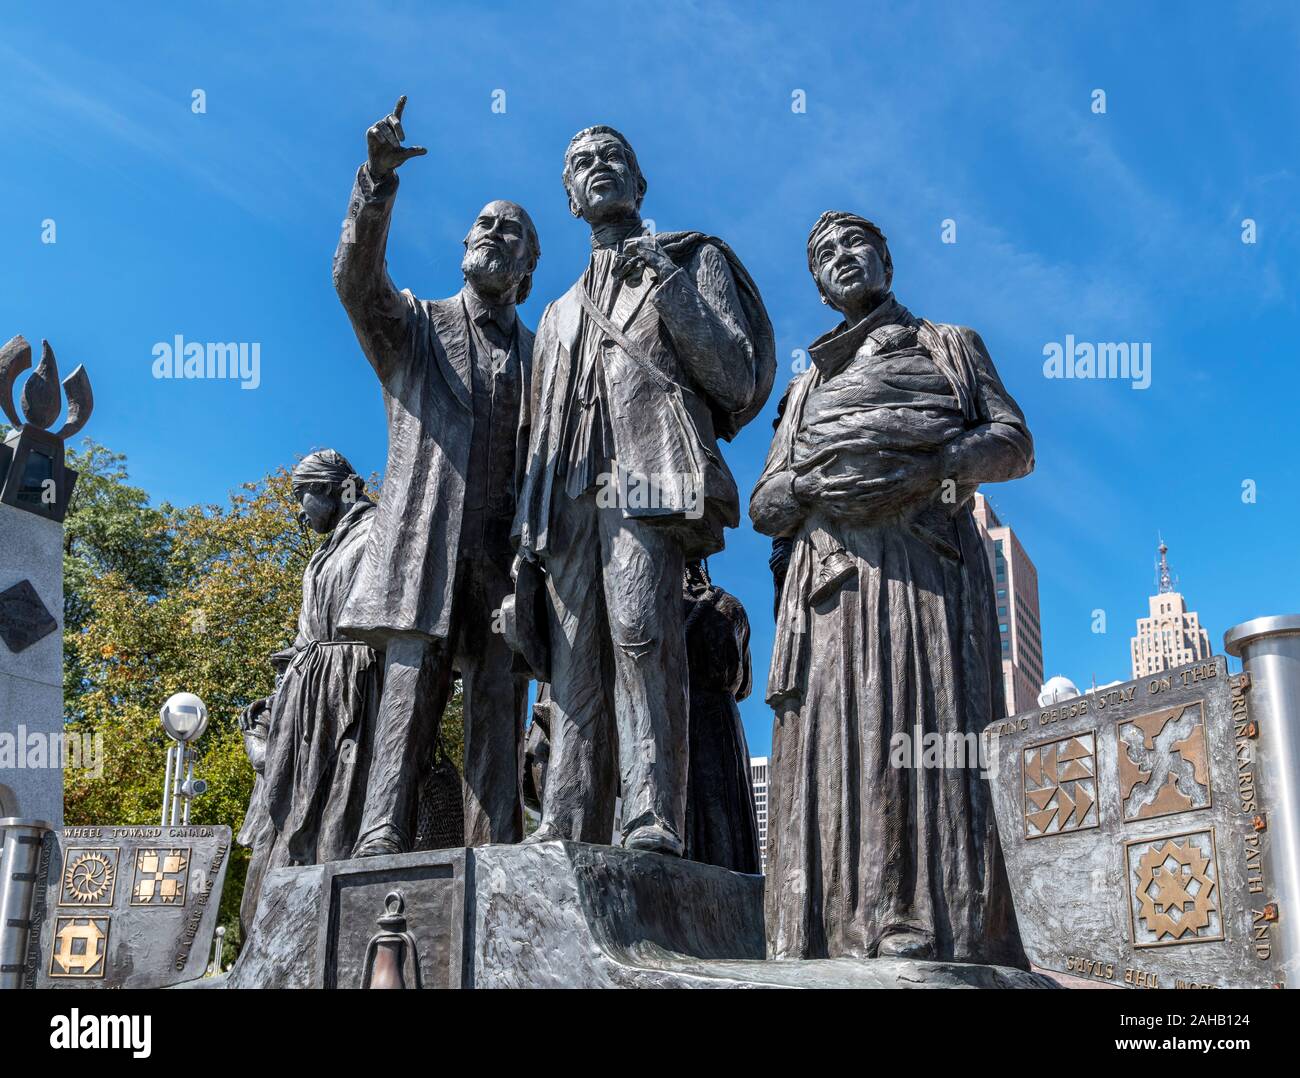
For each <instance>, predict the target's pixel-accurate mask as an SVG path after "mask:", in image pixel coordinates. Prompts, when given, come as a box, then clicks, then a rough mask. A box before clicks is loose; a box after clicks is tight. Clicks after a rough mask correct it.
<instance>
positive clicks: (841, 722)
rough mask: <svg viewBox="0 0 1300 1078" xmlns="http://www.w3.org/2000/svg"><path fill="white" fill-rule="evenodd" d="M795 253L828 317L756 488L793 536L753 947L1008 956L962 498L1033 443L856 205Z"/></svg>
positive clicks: (986, 700) (1012, 956)
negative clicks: (835, 316) (897, 294)
mask: <svg viewBox="0 0 1300 1078" xmlns="http://www.w3.org/2000/svg"><path fill="white" fill-rule="evenodd" d="M808 267H809V270H810V271H811V272H812V275H813V278H814V280H815V281H816V284H817V288H818V290H819V291H820V293H821V295H822V299H823V301H824V302H825V303H827V304H829V305H830V306H831V307H833V308H834V309H835V310H836V311H838V312H839V313H840V314H842V315H843V316H844V320H843V321H842V322H841V323H840V324H839V325H838V326H837V327H836V328H835V329H833V330H831V331H830V332H829V333H827V334H825V335H824V336H822V337H820V338H819V339H818V340H817V341H816V342H815V343H814V344H813V345H812V346H811V348H810V356H811V359H812V366H811V367H810V369H809V370H807V371H806V372H803V373H801V374H799V375H797V376H796V377H795V378H794V379H793V380H792V382H791V384H790V387H789V389H788V391H787V394H786V399H785V401H784V402H783V405H782V413H781V419H780V423H779V425H778V427H777V430H776V434H775V437H774V440H773V444H772V448H771V451H770V453H769V455H768V459H767V464H766V467H765V469H764V471H763V474H762V476H761V477H760V479H759V481H758V485H757V486H756V488H755V490H754V493H753V497H752V500H751V503H750V516H751V517H752V519H753V521H754V526H755V527H756V528H757V529H758V530H759V531H760V532H763V533H764V534H767V535H771V536H774V537H780V538H785V539H789V540H790V541H791V554H790V560H789V566H788V569H787V572H786V576H785V581H784V585H783V588H782V592H781V595H780V596H779V600H778V621H777V629H776V644H775V648H774V651H773V656H772V665H771V672H770V676H769V681H768V688H767V699H768V702H769V703H770V704H772V706H773V707H774V709H775V711H776V716H775V723H774V728H773V735H772V763H771V784H772V785H771V790H770V805H771V808H770V813H769V835H768V870H767V921H768V942H769V950H770V953H771V954H772V956H773V957H776V958H819V957H836V956H853V957H860V958H874V957H878V956H897V957H913V958H935V959H944V960H950V961H959V962H985V963H994V964H999V965H1016V966H1023V965H1025V956H1024V952H1023V950H1022V949H1021V947H1020V942H1019V935H1018V932H1017V929H1016V920H1015V913H1014V910H1013V909H1012V905H1011V896H1010V891H1009V889H1008V886H1007V882H1006V872H1005V867H1004V865H1003V862H1002V855H1001V851H1000V849H999V846H998V841H997V831H996V827H995V824H994V818H993V810H992V804H991V802H990V796H989V790H988V786H987V781H986V779H985V778H984V777H983V775H982V772H981V766H980V760H979V755H978V752H977V738H978V735H979V733H980V732H981V731H982V730H983V728H984V727H985V726H986V725H987V724H988V723H990V722H991V721H992V720H994V719H995V718H1002V717H1004V715H1005V714H1006V707H1005V703H1004V700H1003V689H1002V668H1001V647H1000V642H999V637H998V626H997V621H996V618H995V602H994V593H993V583H992V579H991V574H990V569H989V559H988V556H987V554H986V552H985V549H984V546H983V543H982V542H981V539H980V535H979V532H978V530H977V528H976V525H975V521H974V519H973V517H972V515H971V510H970V500H971V497H972V495H973V494H974V492H975V490H976V488H977V487H978V486H979V484H980V483H990V482H1001V481H1005V480H1009V479H1015V478H1018V477H1020V476H1023V475H1026V474H1028V473H1029V472H1030V471H1031V470H1032V469H1033V441H1032V439H1031V436H1030V434H1029V430H1028V428H1027V427H1026V425H1025V419H1024V416H1023V414H1022V413H1021V411H1020V409H1019V407H1017V405H1016V403H1015V401H1014V400H1012V398H1011V396H1010V395H1009V394H1008V393H1007V391H1006V389H1005V388H1004V387H1003V385H1002V382H1001V380H1000V379H999V378H998V374H997V371H996V370H995V369H994V366H993V361H992V360H991V359H990V358H989V354H988V352H987V351H986V349H985V347H984V343H983V342H982V341H981V340H980V338H979V335H978V334H976V333H975V332H974V331H972V330H970V329H966V328H964V327H957V326H950V325H943V324H936V323H932V322H929V321H926V320H925V319H921V318H917V317H916V316H914V315H913V314H911V312H909V311H908V310H907V309H906V308H905V307H903V306H902V305H901V304H900V303H899V302H898V301H897V300H896V299H895V298H894V295H893V293H892V291H891V290H890V289H891V282H892V276H893V264H892V261H891V259H890V254H889V248H888V245H887V244H886V242H885V237H884V235H883V234H882V233H881V231H880V230H879V229H878V228H877V227H876V226H875V225H873V224H872V223H871V222H870V221H868V220H866V219H865V218H862V217H859V216H857V215H855V214H850V213H842V212H838V211H832V212H828V213H824V214H822V216H821V218H819V219H818V221H817V223H816V225H815V226H814V228H813V230H812V234H811V235H810V236H809V238H808ZM970 735H975V736H970ZM936 747H938V748H939V749H940V751H938V752H937V753H936V752H935V751H932V750H934V749H935V748H936ZM927 750H929V751H927ZM936 757H937V758H936Z"/></svg>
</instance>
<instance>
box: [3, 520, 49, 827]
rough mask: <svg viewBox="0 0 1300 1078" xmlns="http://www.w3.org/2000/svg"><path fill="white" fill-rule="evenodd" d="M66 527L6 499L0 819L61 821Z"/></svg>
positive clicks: (4, 523) (4, 524) (4, 521)
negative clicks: (17, 506)
mask: <svg viewBox="0 0 1300 1078" xmlns="http://www.w3.org/2000/svg"><path fill="white" fill-rule="evenodd" d="M62 630H63V525H62V524H61V523H59V522H58V521H55V520H50V519H47V518H45V517H42V516H38V515H36V514H34V513H30V512H27V511H25V510H23V509H18V508H15V507H14V506H12V505H4V504H0V817H5V816H22V817H27V818H35V819H40V820H44V821H46V822H47V823H49V824H50V825H51V826H52V827H55V828H58V827H61V826H62V825H63V771H62V769H61V764H62V753H63V738H62V734H63V632H62Z"/></svg>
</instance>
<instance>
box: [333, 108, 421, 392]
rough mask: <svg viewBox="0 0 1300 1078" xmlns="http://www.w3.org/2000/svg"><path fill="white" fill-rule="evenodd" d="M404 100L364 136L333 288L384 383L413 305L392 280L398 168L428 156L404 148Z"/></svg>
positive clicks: (402, 343)
mask: <svg viewBox="0 0 1300 1078" xmlns="http://www.w3.org/2000/svg"><path fill="white" fill-rule="evenodd" d="M405 108H406V97H405V95H403V96H402V97H400V98H398V101H397V105H396V106H395V107H394V108H393V111H392V112H391V113H390V114H389V115H388V116H386V117H384V118H383V119H382V120H380V121H379V122H378V123H377V124H375V125H374V126H373V127H371V128H370V130H369V131H367V132H366V163H365V164H364V165H362V166H361V168H359V169H358V170H357V178H356V182H355V183H354V184H353V187H352V198H351V200H350V201H349V203H348V216H347V219H346V220H345V221H344V222H343V234H342V235H341V236H340V237H339V245H338V249H337V250H336V251H335V252H334V288H335V290H336V291H337V292H338V295H339V299H340V300H341V301H342V302H343V308H344V310H346V311H347V312H348V318H349V319H351V321H352V328H353V329H354V330H355V331H356V335H357V340H358V341H359V342H360V344H361V348H362V351H364V352H365V354H366V358H367V359H368V360H370V364H371V366H373V367H374V368H375V371H376V373H378V375H379V377H380V378H381V379H383V378H385V377H387V375H388V373H389V371H390V370H391V369H392V367H393V365H394V363H395V362H396V360H397V358H398V357H399V356H400V354H401V352H402V349H403V348H404V347H405V345H406V340H407V325H408V319H409V317H410V313H411V301H410V300H409V299H408V298H407V297H405V296H403V295H402V293H400V292H398V290H397V289H396V288H395V287H394V285H393V282H392V280H391V279H390V278H389V276H388V267H387V262H386V258H387V250H388V223H389V220H390V218H391V217H392V212H393V198H394V196H395V195H396V194H397V169H398V168H400V167H401V165H402V164H403V163H405V162H406V161H408V160H410V159H411V158H412V157H420V156H423V155H424V154H426V153H428V151H427V150H426V149H424V147H422V146H411V147H406V146H403V145H402V139H403V138H405V132H404V131H403V130H402V111H403V109H405Z"/></svg>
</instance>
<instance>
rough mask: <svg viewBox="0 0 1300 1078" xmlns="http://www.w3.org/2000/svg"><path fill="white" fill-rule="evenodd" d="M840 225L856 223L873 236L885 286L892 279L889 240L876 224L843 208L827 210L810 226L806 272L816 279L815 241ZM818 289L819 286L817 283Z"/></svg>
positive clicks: (892, 261)
mask: <svg viewBox="0 0 1300 1078" xmlns="http://www.w3.org/2000/svg"><path fill="white" fill-rule="evenodd" d="M840 225H857V226H858V227H859V228H861V229H862V230H863V231H865V232H866V233H867V235H869V236H872V237H874V238H875V241H876V251H877V253H878V254H879V255H880V261H881V262H882V263H883V264H884V267H885V287H886V288H888V287H889V283H890V282H891V281H893V279H894V260H893V259H892V258H891V257H890V255H889V241H888V240H886V239H885V234H884V233H883V232H881V231H880V229H879V228H878V227H877V226H876V224H875V223H874V222H872V221H868V220H867V219H866V218H865V217H860V216H859V215H858V214H856V213H847V212H846V211H844V210H827V211H826V212H825V213H823V214H822V215H821V216H820V217H818V218H817V223H816V224H815V225H813V226H812V231H811V232H809V233H808V272H809V273H811V274H812V275H813V280H816V279H817V267H816V265H815V264H814V263H813V248H815V247H816V246H817V241H818V240H819V239H821V237H822V235H823V233H825V232H827V231H828V230H829V229H832V228H835V227H837V226H840ZM817 287H818V289H820V288H821V285H820V284H819V285H818V286H817Z"/></svg>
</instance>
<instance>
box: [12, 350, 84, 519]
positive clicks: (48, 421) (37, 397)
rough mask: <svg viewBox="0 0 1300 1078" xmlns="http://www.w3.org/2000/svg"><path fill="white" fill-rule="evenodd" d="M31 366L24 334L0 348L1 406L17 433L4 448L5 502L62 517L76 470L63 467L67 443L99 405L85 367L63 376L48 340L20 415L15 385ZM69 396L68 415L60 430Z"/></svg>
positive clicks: (40, 513) (24, 391)
mask: <svg viewBox="0 0 1300 1078" xmlns="http://www.w3.org/2000/svg"><path fill="white" fill-rule="evenodd" d="M31 365H32V346H31V345H30V344H28V343H27V341H26V339H24V338H23V337H21V336H18V337H14V338H13V339H12V340H10V341H9V342H8V343H7V344H5V345H4V347H3V348H0V409H3V411H4V415H5V418H6V419H8V420H9V422H10V423H11V424H13V426H14V427H15V428H17V429H16V431H15V432H14V433H12V434H10V435H9V437H8V438H7V439H5V442H4V444H3V445H2V446H0V503H3V504H6V505H13V506H15V507H16V508H19V509H26V510H28V511H30V512H33V513H37V514H38V515H40V516H47V517H50V518H51V519H54V520H60V521H61V520H62V519H63V516H64V514H65V512H66V511H67V506H68V499H69V498H70V497H71V495H72V487H73V484H75V483H76V480H77V473H76V472H75V471H73V470H72V469H71V468H67V467H65V466H64V448H63V446H64V443H65V442H66V441H67V440H68V439H69V438H71V437H72V436H73V435H74V434H76V433H77V432H78V431H80V430H81V428H82V427H84V426H85V425H86V421H87V420H88V419H89V418H90V413H91V411H93V410H94V407H95V397H94V394H93V393H92V392H91V389H90V376H89V375H87V374H86V368H85V367H83V366H78V367H77V369H76V370H74V371H73V372H72V373H71V374H70V375H68V377H67V378H65V379H64V380H63V392H62V393H60V392H59V365H58V361H57V360H56V359H55V358H54V349H53V348H51V347H50V344H49V342H48V341H41V361H40V363H38V364H37V365H36V369H35V370H34V371H32V374H31V377H29V378H28V379H27V383H26V384H25V385H24V386H23V391H22V396H21V404H22V413H21V416H20V414H19V411H18V409H17V408H15V407H14V386H15V385H16V384H17V382H18V377H19V375H21V374H22V373H23V372H24V371H26V370H28V369H30V367H31ZM64 397H66V398H67V401H68V415H67V419H66V420H65V421H64V423H63V426H61V427H60V428H59V429H58V430H57V431H53V432H51V431H50V428H51V427H52V426H53V425H54V421H55V420H56V419H58V418H59V412H60V411H61V410H62V404H63V399H64Z"/></svg>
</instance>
